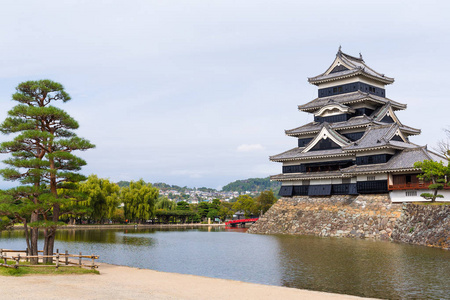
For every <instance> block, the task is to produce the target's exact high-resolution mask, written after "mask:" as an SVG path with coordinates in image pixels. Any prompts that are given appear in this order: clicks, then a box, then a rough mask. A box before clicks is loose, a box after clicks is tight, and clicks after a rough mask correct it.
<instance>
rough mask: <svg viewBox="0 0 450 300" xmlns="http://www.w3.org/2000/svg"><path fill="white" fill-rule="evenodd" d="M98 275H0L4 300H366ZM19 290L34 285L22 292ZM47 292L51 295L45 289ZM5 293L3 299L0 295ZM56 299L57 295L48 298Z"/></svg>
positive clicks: (220, 282)
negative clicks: (3, 288) (13, 299)
mask: <svg viewBox="0 0 450 300" xmlns="http://www.w3.org/2000/svg"><path fill="white" fill-rule="evenodd" d="M99 271H100V275H64V276H48V275H45V276H44V275H25V276H22V277H12V276H0V284H1V285H2V286H8V289H5V291H2V296H3V297H5V298H6V299H12V298H16V299H17V298H20V299H36V298H41V297H45V298H47V299H61V298H65V299H80V298H83V299H99V298H106V297H108V298H114V299H119V298H121V299H133V298H138V297H141V298H142V297H144V298H145V299H149V298H151V299H211V295H214V299H227V300H228V299H230V298H238V297H239V299H276V298H279V299H280V298H281V299H313V300H322V299H338V300H339V299H354V300H355V299H368V298H361V297H358V296H351V295H345V294H336V293H327V292H319V291H311V290H303V289H295V288H289V287H282V286H272V285H264V284H256V283H248V282H242V281H236V280H230V279H220V278H211V277H204V276H197V275H188V274H179V273H170V272H161V271H155V270H150V269H140V268H133V267H127V266H120V265H113V264H107V263H100V267H99ZM23 286H33V288H32V289H23ZM49 286H51V287H52V292H51V294H49V293H48V287H49ZM5 293H6V294H5ZM53 295H57V296H53Z"/></svg>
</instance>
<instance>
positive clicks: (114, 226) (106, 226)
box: [11, 223, 225, 230]
mask: <svg viewBox="0 0 450 300" xmlns="http://www.w3.org/2000/svg"><path fill="white" fill-rule="evenodd" d="M196 227H225V223H222V224H198V223H187V224H128V225H121V224H101V225H64V226H58V229H68V230H70V229H77V230H79V229H136V228H140V229H142V228H196ZM11 229H14V230H23V229H24V227H23V226H14V227H12V228H11Z"/></svg>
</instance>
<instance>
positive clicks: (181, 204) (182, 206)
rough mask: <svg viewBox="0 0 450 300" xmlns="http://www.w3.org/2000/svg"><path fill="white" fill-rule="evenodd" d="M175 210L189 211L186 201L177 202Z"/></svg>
mask: <svg viewBox="0 0 450 300" xmlns="http://www.w3.org/2000/svg"><path fill="white" fill-rule="evenodd" d="M176 210H190V207H189V203H187V202H186V201H179V202H177V207H176Z"/></svg>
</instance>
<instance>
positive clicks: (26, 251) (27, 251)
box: [25, 247, 29, 262]
mask: <svg viewBox="0 0 450 300" xmlns="http://www.w3.org/2000/svg"><path fill="white" fill-rule="evenodd" d="M28 253H29V250H28V247H27V249H25V255H26V256H27V258H26V261H27V262H28V255H29V254H28Z"/></svg>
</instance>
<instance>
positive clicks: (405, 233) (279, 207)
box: [248, 194, 450, 249]
mask: <svg viewBox="0 0 450 300" xmlns="http://www.w3.org/2000/svg"><path fill="white" fill-rule="evenodd" d="M449 215H450V206H429V205H413V204H407V205H402V204H395V203H391V201H390V198H389V195H388V194H377V195H359V196H348V195H343V196H336V195H335V196H331V197H313V198H310V197H307V196H296V197H292V198H281V199H280V200H278V201H277V203H275V204H274V205H273V206H272V207H271V209H270V210H269V211H267V212H266V213H265V214H264V215H263V216H262V217H261V218H260V219H259V220H258V221H257V222H256V223H255V224H254V225H253V226H252V227H251V228H250V229H249V230H248V232H249V233H260V234H298V235H316V236H323V237H328V236H330V237H356V238H373V239H382V240H394V241H400V242H406V243H413V244H418V245H427V246H434V247H439V248H444V249H445V248H446V249H448V248H449V244H450V217H449Z"/></svg>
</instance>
